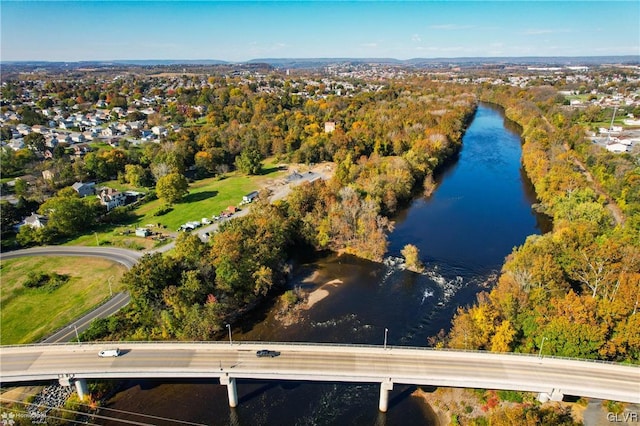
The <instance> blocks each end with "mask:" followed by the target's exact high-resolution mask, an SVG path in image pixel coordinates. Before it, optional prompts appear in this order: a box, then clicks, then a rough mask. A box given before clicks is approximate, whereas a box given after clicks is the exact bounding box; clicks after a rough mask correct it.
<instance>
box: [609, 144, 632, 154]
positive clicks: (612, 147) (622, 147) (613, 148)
mask: <svg viewBox="0 0 640 426" xmlns="http://www.w3.org/2000/svg"><path fill="white" fill-rule="evenodd" d="M606 148H607V151H609V152H616V153H620V152H627V151H629V146H628V145H626V144H623V143H620V142H614V143H610V144H609V145H607V146H606Z"/></svg>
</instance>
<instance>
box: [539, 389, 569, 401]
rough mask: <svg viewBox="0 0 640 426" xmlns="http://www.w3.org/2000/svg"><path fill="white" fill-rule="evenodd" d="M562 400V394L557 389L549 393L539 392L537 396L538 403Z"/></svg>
mask: <svg viewBox="0 0 640 426" xmlns="http://www.w3.org/2000/svg"><path fill="white" fill-rule="evenodd" d="M562 398H564V394H563V393H562V392H560V390H558V389H554V390H552V391H551V393H547V392H540V393H539V394H538V401H540V402H542V403H545V402H547V401H562Z"/></svg>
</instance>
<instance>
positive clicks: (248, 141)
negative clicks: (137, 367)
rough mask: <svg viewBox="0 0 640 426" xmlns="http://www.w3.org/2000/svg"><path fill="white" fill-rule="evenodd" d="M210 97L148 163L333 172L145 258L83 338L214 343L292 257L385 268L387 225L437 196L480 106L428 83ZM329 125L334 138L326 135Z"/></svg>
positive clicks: (461, 90)
mask: <svg viewBox="0 0 640 426" xmlns="http://www.w3.org/2000/svg"><path fill="white" fill-rule="evenodd" d="M200 96H203V95H202V94H201V95H200ZM207 96H208V98H207V99H209V100H210V104H211V106H212V109H211V112H210V113H209V114H208V115H207V119H206V121H207V122H206V123H205V124H204V125H203V126H202V127H200V128H194V129H193V130H191V131H190V132H187V133H185V135H187V136H185V135H181V136H180V139H179V140H175V141H172V142H173V143H172V144H171V145H169V146H166V147H165V146H162V147H160V149H159V150H158V151H156V152H155V153H154V155H152V156H150V157H149V158H153V159H154V160H153V161H158V158H162V159H163V160H162V161H164V163H163V164H169V165H170V169H171V170H173V171H174V172H177V173H180V172H181V171H182V170H183V169H184V166H185V165H187V164H189V161H190V160H189V158H193V161H194V162H195V164H196V167H202V168H203V169H204V170H208V171H210V172H211V173H215V172H216V171H215V169H216V168H217V167H219V166H220V165H228V166H230V161H232V160H231V157H233V156H234V155H235V158H236V159H235V160H233V161H235V162H236V163H237V162H238V160H237V159H238V158H241V157H242V156H243V155H244V154H245V153H247V152H256V153H257V154H258V158H262V157H263V156H265V155H272V154H276V155H278V154H279V155H285V156H287V157H288V158H290V159H292V160H294V161H302V162H315V161H322V160H332V161H335V162H336V163H337V170H336V173H335V175H334V177H333V178H332V179H331V180H329V181H326V182H325V181H322V180H318V181H315V182H313V183H308V184H302V185H300V186H298V187H297V188H295V189H294V190H293V192H292V194H291V195H290V196H289V197H288V198H287V200H285V201H280V202H278V203H275V204H273V205H270V204H268V203H266V202H262V203H259V204H257V205H254V206H253V208H252V210H251V213H250V214H249V215H247V216H245V217H243V218H238V219H235V220H233V221H229V222H227V223H225V224H224V225H223V226H221V228H220V230H219V232H217V233H216V234H214V235H213V237H212V239H211V241H210V242H208V243H207V244H205V243H202V242H201V241H200V240H199V239H198V237H197V236H191V235H181V236H180V237H179V239H178V241H177V244H176V248H175V250H174V251H173V253H172V254H170V255H167V256H162V255H159V254H156V255H147V256H145V257H144V258H143V259H142V260H141V262H139V263H138V264H137V265H136V266H134V267H133V268H132V269H131V270H130V271H129V272H128V273H127V274H126V275H125V277H124V282H125V283H126V285H127V286H128V288H129V290H130V292H131V296H132V301H133V302H132V303H131V304H130V305H129V307H127V308H126V309H124V310H123V311H120V312H119V313H118V314H116V315H114V316H112V317H110V318H107V319H103V320H99V321H96V322H95V323H94V324H93V326H92V327H91V328H90V329H89V330H88V331H87V332H86V335H85V338H87V339H96V338H107V337H108V338H111V339H120V338H134V339H163V338H172V339H176V338H177V339H192V340H207V339H211V338H213V337H214V336H215V335H216V333H218V332H219V331H220V330H222V329H223V327H224V324H225V323H227V322H229V321H232V320H233V319H234V318H235V317H236V316H237V315H239V314H241V313H242V312H244V311H246V310H247V309H250V308H251V307H252V306H255V304H256V303H258V302H259V301H260V300H261V299H262V298H263V297H264V296H265V295H267V294H268V293H269V292H270V291H272V289H273V288H279V287H280V285H281V284H283V283H284V282H285V280H286V275H287V271H288V268H289V266H288V260H289V259H290V258H291V257H292V256H293V255H294V253H298V252H300V251H301V250H302V251H309V250H312V251H313V250H327V249H328V250H333V251H338V252H347V253H351V254H354V255H356V256H360V257H363V258H366V259H371V260H381V259H382V256H383V255H384V253H385V251H386V248H387V232H388V230H389V229H391V227H392V223H391V222H390V221H389V219H388V216H389V215H390V214H392V213H394V212H395V211H396V209H397V208H398V206H399V205H401V204H402V203H403V202H407V201H408V200H409V199H410V197H411V196H412V194H414V193H415V191H416V190H422V189H423V188H424V189H425V190H427V191H429V190H431V189H432V186H433V180H432V175H433V172H434V170H436V169H437V168H438V166H439V165H441V164H442V163H443V162H444V161H446V159H447V158H449V157H450V156H451V155H452V154H453V153H455V152H457V150H458V149H459V147H460V144H461V138H462V134H463V132H464V129H465V127H466V126H467V124H468V123H469V121H470V119H471V117H472V116H473V113H474V111H475V107H476V101H475V95H474V94H472V93H469V88H465V87H463V86H456V85H451V84H447V85H445V84H442V83H429V82H424V81H418V82H406V83H394V84H392V85H390V86H389V87H385V88H382V89H381V90H378V91H377V92H376V93H363V94H360V95H357V96H354V97H352V98H340V97H329V98H326V99H319V100H317V101H316V100H307V101H306V102H305V103H304V104H301V103H299V102H295V101H294V100H292V99H291V100H290V101H286V99H285V100H282V99H279V100H277V102H276V99H274V98H271V97H269V96H268V95H267V96H263V95H254V94H252V92H251V91H250V90H249V88H248V87H245V88H243V89H240V88H234V89H231V90H228V91H227V90H224V91H220V92H219V93H217V94H214V93H210V94H208V95H207ZM234 99H235V100H234ZM283 102H285V104H283ZM287 102H288V103H287ZM216 105H217V106H216ZM329 119H330V120H332V121H334V122H335V123H336V129H335V131H333V132H325V131H324V122H325V121H327V120H329ZM185 137H187V138H188V139H189V140H190V141H191V142H189V141H188V140H185V139H184V138H185ZM180 141H183V142H184V143H185V144H186V146H191V147H192V148H193V149H192V150H191V151H189V150H187V152H191V153H192V156H191V157H188V158H187V160H184V159H185V158H186V157H179V156H175V155H169V154H171V153H174V154H175V152H176V151H175V150H172V149H174V148H175V146H180V143H181V142H180ZM167 145H168V143H167ZM178 159H180V161H178ZM183 160H184V161H183Z"/></svg>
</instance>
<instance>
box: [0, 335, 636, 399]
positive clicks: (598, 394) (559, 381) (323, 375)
mask: <svg viewBox="0 0 640 426" xmlns="http://www.w3.org/2000/svg"><path fill="white" fill-rule="evenodd" d="M115 347H118V348H119V349H120V351H121V355H120V356H118V357H113V358H101V357H99V356H98V352H99V351H101V350H104V349H110V348H115ZM261 349H269V350H275V351H279V352H280V355H279V356H277V357H273V358H270V357H264V358H260V357H257V356H256V351H258V350H261ZM164 377H167V378H182V377H184V378H207V377H210V378H212V379H217V380H220V383H221V384H224V385H226V386H227V390H228V395H229V405H230V406H231V407H235V406H236V405H237V404H238V396H237V388H236V380H237V379H268V380H304V381H330V382H359V383H363V382H369V383H380V384H381V385H380V402H379V408H380V410H381V411H386V410H387V406H388V394H389V391H390V390H392V389H393V385H394V384H396V383H398V384H413V385H430V386H447V387H461V388H481V389H504V390H519V391H528V392H537V393H538V394H539V396H538V397H539V399H540V400H541V401H543V402H544V401H547V400H561V399H562V398H563V396H564V395H573V396H584V397H591V398H598V399H609V400H614V401H623V402H631V403H640V367H639V366H632V365H620V364H613V363H604V362H595V361H585V360H573V359H562V358H550V357H542V358H541V357H538V356H535V355H516V354H497V353H488V352H469V351H450V350H434V349H427V348H411V347H398V346H387V347H382V346H363V345H337V344H319V343H277V342H233V343H229V342H201V343H183V342H157V343H156V342H117V343H82V344H53V345H47V344H36V345H22V346H2V347H0V382H1V383H2V384H3V385H6V384H8V383H17V382H32V381H47V380H59V381H60V383H61V384H63V385H71V384H75V386H76V388H77V390H78V393H79V395H80V397H81V398H84V395H85V394H86V393H87V387H86V380H87V379H125V378H164Z"/></svg>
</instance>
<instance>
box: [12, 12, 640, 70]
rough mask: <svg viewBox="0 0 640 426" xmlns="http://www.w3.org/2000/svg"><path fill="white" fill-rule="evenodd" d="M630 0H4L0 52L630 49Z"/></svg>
mask: <svg viewBox="0 0 640 426" xmlns="http://www.w3.org/2000/svg"><path fill="white" fill-rule="evenodd" d="M639 22H640V2H639V1H637V0H629V1H603V2H600V1H567V2H558V1H515V0H514V1H457V0H455V1H413V2H403V1H395V2H368V1H356V2H325V1H299V2H278V1H263V2H247V1H244V2H230V1H226V2H209V1H160V2H157V1H125V2H120V1H72V2H63V1H11V0H1V3H0V24H1V26H0V35H1V46H0V47H1V50H0V60H2V61H18V60H48V61H79V60H116V59H221V60H227V61H244V60H249V59H255V58H275V57H279V58H282V57H286V58H314V57H315V58H317V57H334V58H338V57H355V58H372V57H378V58H382V57H386V58H396V59H409V58H436V57H474V56H481V57H483V56H484V57H486V56H600V55H640V24H639Z"/></svg>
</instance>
